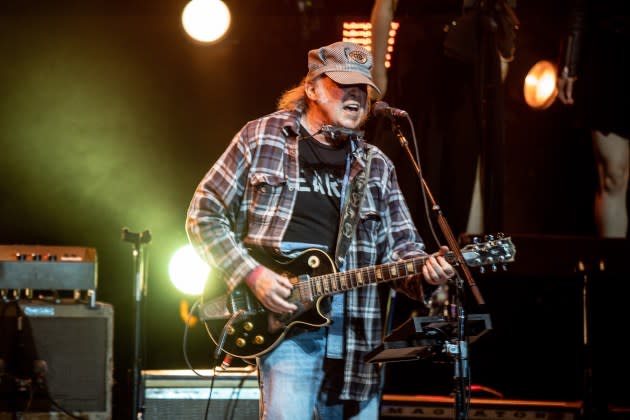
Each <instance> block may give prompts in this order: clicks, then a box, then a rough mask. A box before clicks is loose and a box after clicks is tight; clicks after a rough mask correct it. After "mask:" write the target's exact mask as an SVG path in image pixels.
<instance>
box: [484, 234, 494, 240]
mask: <svg viewBox="0 0 630 420" xmlns="http://www.w3.org/2000/svg"><path fill="white" fill-rule="evenodd" d="M485 238H486V241H494V235H486V236H485Z"/></svg>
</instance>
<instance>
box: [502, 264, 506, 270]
mask: <svg viewBox="0 0 630 420" xmlns="http://www.w3.org/2000/svg"><path fill="white" fill-rule="evenodd" d="M501 269H502V270H503V271H507V264H506V263H503V264H501Z"/></svg>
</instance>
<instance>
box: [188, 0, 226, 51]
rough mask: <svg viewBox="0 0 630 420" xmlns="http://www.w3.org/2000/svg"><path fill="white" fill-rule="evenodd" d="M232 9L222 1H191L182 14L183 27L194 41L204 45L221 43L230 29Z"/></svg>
mask: <svg viewBox="0 0 630 420" xmlns="http://www.w3.org/2000/svg"><path fill="white" fill-rule="evenodd" d="M230 21H231V15H230V9H228V7H227V5H226V4H225V3H224V2H222V1H221V0H191V1H190V2H189V3H188V4H187V5H186V7H184V11H183V12H182V25H183V26H184V30H185V31H186V33H187V34H188V35H189V36H190V37H191V38H193V39H195V40H197V41H199V42H203V43H208V44H209V43H215V42H218V41H220V40H221V39H222V38H223V36H225V34H226V33H227V31H228V29H229V27H230Z"/></svg>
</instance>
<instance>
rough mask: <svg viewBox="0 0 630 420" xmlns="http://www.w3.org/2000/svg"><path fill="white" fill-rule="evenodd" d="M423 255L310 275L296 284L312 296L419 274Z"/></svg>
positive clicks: (423, 258) (425, 257)
mask: <svg viewBox="0 0 630 420" xmlns="http://www.w3.org/2000/svg"><path fill="white" fill-rule="evenodd" d="M427 258H429V257H428V256H427V255H423V256H420V257H416V258H410V259H408V260H402V261H396V262H392V263H387V264H381V265H377V266H373V267H364V268H358V269H354V270H349V271H344V272H341V273H330V274H324V275H321V276H316V277H312V278H310V279H309V280H307V281H304V282H302V283H300V284H299V285H298V287H299V288H300V289H301V292H302V293H303V294H304V292H309V294H310V295H311V296H313V297H314V298H317V297H321V296H326V295H331V294H335V293H340V292H345V291H347V290H351V289H356V288H359V287H363V286H367V285H370V284H377V283H382V282H388V281H393V280H397V279H401V278H403V277H407V276H412V275H416V274H420V273H421V272H422V267H423V266H424V263H425V261H426V260H427Z"/></svg>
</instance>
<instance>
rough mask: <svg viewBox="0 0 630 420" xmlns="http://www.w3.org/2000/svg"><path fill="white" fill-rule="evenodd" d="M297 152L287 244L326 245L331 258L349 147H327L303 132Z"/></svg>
mask: <svg viewBox="0 0 630 420" xmlns="http://www.w3.org/2000/svg"><path fill="white" fill-rule="evenodd" d="M302 131H303V130H302ZM298 148H299V150H298V151H299V158H300V178H299V183H298V195H297V200H296V203H295V207H294V209H293V216H292V218H291V221H290V223H289V226H288V228H287V231H286V233H285V235H284V241H285V242H300V243H309V244H318V245H325V246H326V247H327V250H328V252H329V253H331V254H332V253H333V252H334V249H335V244H336V240H337V231H338V228H339V207H340V200H341V189H342V186H343V178H344V175H345V171H346V156H347V154H348V153H347V144H346V143H344V144H341V145H338V146H328V145H325V144H322V143H320V142H318V141H317V140H315V139H313V138H312V137H311V136H310V134H308V133H305V132H303V133H302V138H301V139H300V142H299V144H298Z"/></svg>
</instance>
